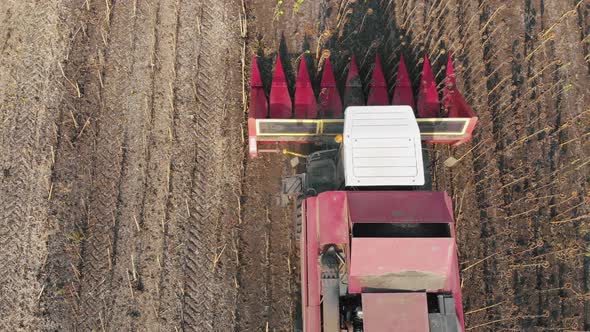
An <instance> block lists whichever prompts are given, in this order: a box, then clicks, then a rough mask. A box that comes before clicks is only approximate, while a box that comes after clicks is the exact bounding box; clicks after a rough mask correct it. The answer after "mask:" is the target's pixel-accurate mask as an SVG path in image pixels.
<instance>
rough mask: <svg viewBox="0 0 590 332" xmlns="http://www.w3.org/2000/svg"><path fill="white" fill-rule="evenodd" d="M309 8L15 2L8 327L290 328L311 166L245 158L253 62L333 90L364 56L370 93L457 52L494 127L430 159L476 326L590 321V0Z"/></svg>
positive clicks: (5, 58) (4, 313)
mask: <svg viewBox="0 0 590 332" xmlns="http://www.w3.org/2000/svg"><path fill="white" fill-rule="evenodd" d="M295 3H296V2H295V1H293V0H287V1H283V2H278V1H276V0H252V1H245V2H242V1H240V0H231V1H214V0H198V1H186V0H146V1H114V0H108V1H104V0H87V1H77V2H71V1H52V2H49V1H38V2H27V1H4V2H1V3H0V171H1V172H0V262H2V263H1V264H0V330H7V331H14V330H27V331H29V330H47V331H57V330H59V331H61V330H96V331H103V330H104V331H111V330H134V331H152V330H163V331H174V330H203V331H211V330H216V331H231V330H235V331H260V330H262V331H288V330H291V329H292V326H293V319H294V315H295V310H296V304H297V292H298V274H297V273H298V264H299V261H298V255H297V254H298V253H297V245H296V242H295V240H294V239H295V234H294V227H293V214H292V211H293V207H287V208H281V207H280V206H279V205H278V203H277V201H278V192H279V188H280V177H281V176H282V175H284V174H288V173H290V172H292V170H291V169H290V168H289V167H288V166H287V165H288V159H287V158H285V157H282V156H278V155H268V156H264V157H261V158H259V159H256V160H248V159H247V154H246V152H245V151H246V146H245V140H244V132H245V122H244V120H245V115H246V113H245V111H246V109H245V108H244V107H245V106H244V105H247V103H245V102H246V100H245V99H244V96H245V95H244V93H243V92H244V91H245V90H244V86H247V84H248V77H247V76H248V68H249V61H250V58H251V55H252V54H258V55H259V61H260V62H261V65H262V69H263V74H264V75H265V76H266V78H267V82H270V80H269V79H268V78H269V76H270V73H271V72H272V66H273V63H274V62H273V61H274V59H275V58H276V56H277V54H279V53H280V54H281V55H282V56H283V57H284V58H285V59H286V60H287V62H286V66H285V68H286V70H287V76H288V78H289V79H290V80H294V78H295V74H296V69H297V67H298V62H299V61H301V59H306V60H307V61H308V65H309V68H311V69H310V70H312V71H313V72H312V75H311V76H312V80H314V83H315V84H317V83H318V80H319V77H320V75H319V73H320V72H321V66H322V64H323V59H324V58H325V56H326V55H327V54H328V53H330V54H331V55H332V57H333V60H334V67H335V68H334V69H335V73H336V76H337V78H339V79H340V81H343V80H342V78H344V77H345V75H346V70H347V64H348V61H349V58H350V56H351V55H352V54H353V53H354V54H356V56H357V58H358V61H359V66H360V69H361V73H362V74H363V80H364V83H365V85H366V83H367V82H368V80H369V77H370V76H369V75H370V73H371V70H372V64H373V58H374V55H375V53H379V54H380V56H381V59H382V60H383V65H384V69H385V72H386V77H387V79H388V81H389V82H390V83H393V82H394V81H395V72H396V69H397V62H398V58H399V53H400V52H401V51H403V53H404V56H405V58H406V60H407V62H408V65H409V69H410V74H411V76H412V78H413V80H414V83H415V84H418V80H419V73H420V69H421V60H420V59H421V57H422V56H423V55H424V54H425V53H428V54H430V55H431V61H432V62H433V67H434V68H435V73H436V75H437V77H438V79H439V82H440V81H441V79H442V76H443V73H444V67H443V65H444V63H445V61H446V56H447V54H448V53H449V52H452V53H453V55H454V58H455V65H456V69H457V72H458V78H459V84H460V85H461V88H462V90H463V91H464V92H465V95H466V97H467V100H468V101H469V102H470V104H471V105H472V106H473V108H474V111H475V112H476V113H477V115H478V116H479V121H480V122H479V124H478V127H477V129H476V134H475V137H474V138H473V141H472V142H471V143H470V144H467V145H465V146H461V147H458V148H453V147H447V146H442V147H440V146H428V147H426V148H427V149H429V150H428V152H429V156H430V165H429V166H430V167H429V169H430V171H431V175H432V180H433V181H432V182H433V187H434V189H436V190H445V191H447V192H449V193H450V194H451V195H452V197H453V200H454V203H455V214H456V222H457V230H458V240H459V248H460V261H461V269H462V278H463V296H464V306H465V311H466V317H467V326H468V328H469V329H470V330H473V331H499V330H513V331H545V330H573V331H582V330H590V296H589V294H590V293H589V292H590V289H589V288H590V285H589V283H588V277H589V275H590V258H589V257H588V255H589V254H588V240H590V228H589V227H590V226H589V224H588V222H589V220H588V199H589V195H588V179H589V177H588V174H589V172H588V169H589V160H588V155H590V146H589V145H588V135H589V133H588V128H589V125H590V110H589V109H588V105H590V95H589V94H588V93H587V91H590V62H589V60H590V39H589V38H590V37H589V36H590V2H589V1H588V0H582V1H579V0H556V1H543V0H522V1H517V2H514V1H511V2H506V1H500V0H483V1H466V0H410V1H405V0H404V1H402V0H383V1H376V0H373V1H346V0H344V1H340V0H322V1H302V2H297V3H301V5H300V6H299V7H298V9H297V10H296V9H295ZM281 41H283V42H281ZM390 86H393V85H392V84H390ZM450 156H454V157H455V158H457V159H460V163H459V164H458V165H457V166H455V167H453V168H446V167H445V166H444V165H443V162H444V161H445V160H446V159H447V158H448V157H450Z"/></svg>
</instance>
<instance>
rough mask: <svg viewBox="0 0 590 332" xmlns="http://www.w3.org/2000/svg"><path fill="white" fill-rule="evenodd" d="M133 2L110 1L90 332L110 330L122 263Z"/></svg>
mask: <svg viewBox="0 0 590 332" xmlns="http://www.w3.org/2000/svg"><path fill="white" fill-rule="evenodd" d="M131 11H132V8H131V5H130V3H125V2H123V3H115V2H106V3H105V7H104V15H105V18H106V22H105V24H106V25H108V32H109V34H108V37H106V43H107V44H108V49H107V50H106V51H105V54H104V57H103V59H102V61H104V62H103V66H104V67H103V68H104V74H102V75H101V76H102V82H103V86H102V90H101V99H100V101H101V104H100V112H99V113H98V116H97V119H96V121H97V129H96V130H97V134H96V138H95V141H94V142H93V150H94V151H93V152H94V161H93V166H92V184H91V190H90V196H89V201H88V218H87V223H86V225H85V229H84V234H85V235H84V240H83V242H82V252H81V254H82V261H81V267H80V274H81V277H80V279H81V281H80V282H81V284H80V289H79V303H80V309H79V310H80V312H79V316H78V323H77V324H78V326H79V328H81V329H84V330H91V329H98V330H100V329H107V328H108V327H109V326H110V325H109V323H110V320H111V316H112V314H113V307H112V303H113V302H112V301H113V300H114V297H113V294H112V288H111V287H112V281H113V273H114V268H115V266H116V264H117V240H118V239H117V234H118V228H119V225H120V223H121V211H120V207H121V205H122V203H123V202H122V196H121V195H122V180H123V177H124V176H125V175H126V172H125V169H126V165H127V164H126V157H127V154H126V153H127V151H126V145H125V143H126V141H127V137H126V134H125V129H124V125H125V118H124V113H123V110H124V109H125V102H124V98H123V95H124V94H128V93H129V90H127V89H125V88H123V89H121V87H120V86H119V85H118V82H122V81H123V80H124V79H125V77H126V73H127V72H128V67H129V63H127V61H126V60H127V58H126V57H125V56H124V55H123V54H122V53H121V51H120V50H121V49H125V48H126V46H127V43H126V42H127V39H126V35H125V34H118V33H115V32H117V31H125V30H126V24H127V17H129V16H130V13H131Z"/></svg>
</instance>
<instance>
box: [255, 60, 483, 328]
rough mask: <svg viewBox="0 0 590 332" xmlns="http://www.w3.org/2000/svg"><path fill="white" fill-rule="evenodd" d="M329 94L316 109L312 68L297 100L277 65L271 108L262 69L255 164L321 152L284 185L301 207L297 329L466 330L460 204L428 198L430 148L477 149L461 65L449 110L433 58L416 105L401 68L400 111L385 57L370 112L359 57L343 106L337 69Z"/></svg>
mask: <svg viewBox="0 0 590 332" xmlns="http://www.w3.org/2000/svg"><path fill="white" fill-rule="evenodd" d="M320 86H321V91H319V93H318V94H317V95H318V97H317V98H316V94H315V93H314V91H313V88H312V85H311V81H310V78H309V73H308V70H307V68H306V64H305V61H303V60H302V61H301V64H300V67H299V75H298V78H297V82H296V85H295V96H294V101H292V100H291V97H290V94H289V88H288V85H287V80H286V79H285V74H284V72H283V67H282V64H281V60H280V58H279V59H278V60H277V63H276V66H275V71H274V75H273V81H272V84H271V90H270V95H269V98H268V99H267V96H266V94H265V92H264V90H263V88H262V79H261V76H260V73H259V70H258V64H257V59H256V57H255V58H254V59H253V61H252V81H251V91H250V109H249V119H248V126H249V128H248V130H249V153H250V156H251V157H256V156H257V155H258V154H259V153H264V152H285V153H289V151H288V150H285V149H283V148H284V145H285V144H288V143H299V144H309V145H310V146H311V149H312V150H313V151H314V152H313V153H311V154H309V155H308V156H302V155H301V156H302V157H304V158H305V159H306V163H305V168H306V169H305V171H304V172H303V173H301V174H298V175H296V176H292V177H287V178H284V179H283V194H286V195H289V196H291V197H293V198H296V199H297V200H298V201H299V202H300V203H301V218H300V220H299V222H300V223H301V225H300V230H301V234H300V241H301V242H300V248H301V302H302V303H301V310H302V317H303V321H302V323H301V324H300V325H301V326H299V327H297V328H296V330H300V329H302V330H303V331H308V332H320V331H324V332H340V331H369V332H376V331H397V332H409V331H416V332H422V331H424V332H426V331H431V332H439V331H441V332H442V331H445V332H451V331H464V330H465V327H464V317H463V306H462V302H461V284H460V279H459V268H458V262H457V248H456V243H455V230H454V220H453V208H452V202H451V199H450V197H449V196H448V195H447V194H446V193H444V192H428V191H419V189H420V186H423V185H424V184H425V176H424V165H423V161H422V142H429V143H438V144H453V145H458V144H461V143H464V142H467V141H469V140H470V138H471V134H472V131H473V129H474V127H475V124H476V122H477V118H476V117H475V116H474V114H473V112H472V110H471V108H470V107H469V106H468V105H467V103H466V102H465V100H464V98H463V96H462V95H461V93H460V92H459V91H458V90H457V87H456V84H455V75H454V71H453V64H452V60H451V58H450V57H449V59H448V65H447V67H446V78H445V81H444V88H443V92H442V95H443V99H442V107H441V103H440V101H439V94H438V91H437V89H436V81H435V79H434V75H433V73H432V69H431V66H430V62H429V60H428V58H427V57H426V58H425V60H424V67H423V71H422V79H421V84H420V87H419V91H418V94H417V102H416V103H414V94H413V89H412V85H411V82H410V79H409V75H408V72H407V69H406V66H405V64H404V60H403V57H401V59H400V65H399V69H398V74H397V82H396V86H395V89H394V93H393V98H392V100H391V103H390V99H389V96H388V90H387V84H386V81H385V78H384V75H383V71H382V69H381V65H380V62H379V59H378V58H377V59H376V62H375V67H374V70H373V73H372V80H371V83H370V87H369V94H368V96H367V99H366V106H365V96H364V94H363V87H362V83H361V80H360V76H359V71H358V69H357V65H356V63H355V59H354V57H353V58H352V59H351V63H350V66H349V72H348V77H347V80H346V84H345V86H344V92H343V99H341V98H340V94H339V91H338V88H337V85H336V81H335V79H334V75H333V72H332V67H331V64H330V61H329V59H328V60H327V61H326V63H325V66H324V69H323V75H322V80H321V85H320ZM389 104H392V105H389ZM388 105H389V106H388ZM414 109H415V110H416V112H414ZM441 113H444V115H445V116H444V117H443V116H441ZM265 146H266V148H264V147H265ZM269 147H270V148H269ZM292 154H295V155H297V154H296V153H292Z"/></svg>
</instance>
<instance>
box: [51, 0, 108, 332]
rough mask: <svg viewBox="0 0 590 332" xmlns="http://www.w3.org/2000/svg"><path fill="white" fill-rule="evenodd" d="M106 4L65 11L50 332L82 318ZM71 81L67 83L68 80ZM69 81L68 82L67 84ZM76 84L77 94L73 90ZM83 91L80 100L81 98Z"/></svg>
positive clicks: (54, 189) (53, 203)
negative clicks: (83, 255)
mask: <svg viewBox="0 0 590 332" xmlns="http://www.w3.org/2000/svg"><path fill="white" fill-rule="evenodd" d="M101 4H104V3H103V2H99V3H98V4H95V3H93V4H92V5H90V3H89V7H84V8H80V7H78V6H65V7H64V8H63V9H62V15H63V16H64V17H65V22H64V25H65V27H64V28H66V27H67V28H68V30H67V31H73V32H74V33H72V35H71V36H70V38H69V41H68V45H69V49H68V51H67V52H68V55H67V57H66V59H65V60H64V64H63V77H62V80H63V87H64V89H65V93H64V96H63V97H62V98H61V100H60V110H61V111H60V115H59V118H58V119H57V120H58V122H56V127H57V128H58V129H57V137H58V142H57V144H56V146H55V149H54V150H53V151H52V154H53V157H52V158H53V159H54V161H55V163H54V166H53V170H52V176H51V177H52V185H53V186H52V197H51V200H50V204H51V215H50V222H51V223H52V224H53V225H54V226H53V228H54V230H53V232H52V234H51V236H50V237H49V240H48V251H49V256H48V258H47V261H46V269H45V270H46V271H45V273H44V274H43V278H44V279H45V283H46V285H47V287H46V290H45V292H44V294H43V295H44V296H43V297H42V298H41V307H42V308H43V310H44V315H47V316H46V326H45V329H47V330H51V329H57V330H73V329H74V327H75V320H76V319H75V317H76V315H77V313H78V308H77V307H78V303H77V298H78V290H79V287H80V284H79V281H80V279H79V278H80V272H79V268H80V258H81V246H80V244H81V242H82V241H83V239H84V231H83V230H84V227H85V226H84V224H85V220H87V218H88V205H87V204H88V196H89V193H90V190H91V183H92V178H91V174H92V170H91V169H90V168H91V167H90V166H91V165H92V162H93V160H94V157H93V153H92V151H90V149H88V146H91V145H92V144H93V142H94V140H95V136H96V129H97V127H96V122H95V118H96V116H97V108H98V107H97V105H100V96H101V93H102V91H101V78H100V77H101V76H102V74H103V69H102V65H101V63H100V60H99V59H100V58H101V55H102V54H104V47H105V45H104V43H103V41H102V40H103V39H102V36H101V32H102V31H103V30H102V23H101V20H100V19H97V18H98V17H102V16H101V15H99V13H101V10H102V8H101ZM66 78H67V79H66ZM68 80H69V82H68ZM70 82H71V83H73V82H75V83H73V84H77V86H78V89H76V88H74V86H72V84H70ZM78 91H80V95H78Z"/></svg>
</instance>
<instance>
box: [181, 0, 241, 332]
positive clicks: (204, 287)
mask: <svg viewBox="0 0 590 332" xmlns="http://www.w3.org/2000/svg"><path fill="white" fill-rule="evenodd" d="M224 10H225V7H224V5H223V4H221V3H219V2H216V1H202V2H201V20H200V34H201V38H202V39H201V47H200V49H199V54H198V57H197V63H198V73H197V77H196V80H195V81H196V82H195V97H196V101H197V110H198V113H197V114H196V116H195V118H194V120H193V121H194V122H193V125H194V130H195V132H194V136H195V159H194V162H193V165H194V166H193V169H192V172H191V182H190V185H191V196H190V201H189V202H190V204H189V211H190V215H189V219H188V224H187V229H186V234H187V238H186V256H185V258H184V259H185V282H184V289H185V295H184V303H183V310H184V312H183V313H184V316H183V324H184V325H183V327H184V329H185V330H195V331H197V330H208V331H210V330H216V329H219V330H224V329H223V328H222V326H224V325H225V324H228V323H229V326H232V325H233V324H232V322H231V321H230V322H223V321H222V320H219V321H217V320H216V318H217V316H218V315H219V314H220V313H221V312H219V311H218V306H219V298H217V297H216V296H215V295H217V294H220V293H221V289H222V286H221V285H219V284H218V283H217V281H218V275H217V273H218V266H217V265H216V264H217V262H216V261H217V259H218V258H217V255H219V249H218V248H219V246H220V243H219V242H218V231H217V229H218V226H217V225H218V223H219V222H220V220H219V218H220V210H219V205H220V204H221V202H220V200H221V197H220V196H219V191H218V190H219V185H220V183H219V180H220V177H221V176H222V174H221V172H220V171H221V163H219V162H217V161H219V160H221V157H222V151H221V147H222V145H221V141H220V140H219V139H217V138H220V137H221V135H220V132H219V129H220V125H221V120H222V119H223V112H224V107H225V106H224V102H223V97H224V94H225V93H224V89H225V88H226V87H225V84H224V81H223V80H221V79H220V78H222V77H225V69H224V66H223V63H224V62H225V61H223V60H222V59H226V57H227V55H226V54H227V50H228V49H229V47H230V46H231V45H228V44H227V40H225V39H223V40H219V39H218V37H219V36H221V35H223V34H224V32H225V31H228V29H227V27H226V23H225V21H224V17H225V13H224ZM216 60H217V61H219V60H222V62H221V63H219V62H216ZM212 138H213V139H212ZM218 324H219V325H218ZM230 329H233V328H230Z"/></svg>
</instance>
